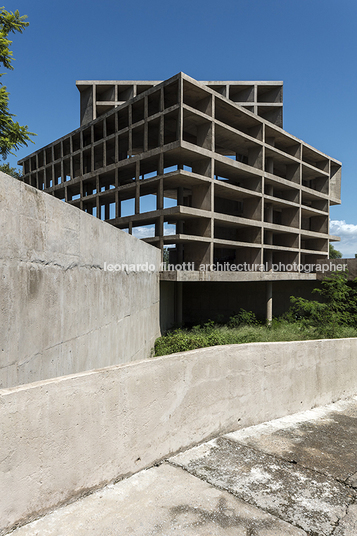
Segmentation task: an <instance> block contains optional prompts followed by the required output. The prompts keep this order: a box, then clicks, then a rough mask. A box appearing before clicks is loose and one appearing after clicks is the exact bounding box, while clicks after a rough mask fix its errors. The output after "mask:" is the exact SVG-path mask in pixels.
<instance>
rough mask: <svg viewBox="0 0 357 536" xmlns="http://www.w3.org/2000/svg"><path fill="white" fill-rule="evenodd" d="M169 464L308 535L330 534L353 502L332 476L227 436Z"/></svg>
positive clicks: (347, 489)
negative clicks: (292, 462) (179, 467)
mask: <svg viewBox="0 0 357 536" xmlns="http://www.w3.org/2000/svg"><path fill="white" fill-rule="evenodd" d="M170 461H171V462H172V463H173V464H175V465H179V466H181V467H183V468H185V469H186V470H187V471H189V472H190V473H192V474H193V475H195V476H197V477H199V478H201V479H203V480H205V481H207V482H209V483H210V484H213V485H214V486H216V487H219V488H221V489H225V490H228V491H229V492H231V493H233V494H235V495H236V496H238V497H239V498H240V499H242V500H244V501H247V502H248V503H250V504H253V505H255V506H257V507H259V508H261V509H262V510H265V511H267V512H270V513H271V514H273V515H275V516H278V517H280V518H282V519H284V520H285V521H287V522H289V523H291V524H292V525H294V526H297V527H300V528H302V529H303V530H305V531H306V532H308V533H309V534H310V533H311V532H312V533H317V534H324V535H331V534H332V533H333V531H334V529H335V527H336V524H337V522H338V520H339V519H340V518H342V517H344V515H345V513H346V508H347V507H348V506H349V505H350V504H351V503H352V502H353V501H354V500H355V499H356V494H355V492H354V491H353V490H351V489H349V488H347V487H346V486H343V485H342V484H340V483H339V482H336V481H335V480H333V479H332V478H328V477H326V476H325V475H321V474H319V473H317V472H313V471H310V470H308V469H304V468H300V467H299V466H298V465H293V464H289V463H287V462H285V461H283V460H279V459H278V458H276V457H273V456H269V455H267V454H265V453H262V452H260V451H258V450H255V449H252V448H250V447H246V446H244V445H240V444H238V443H236V442H234V441H231V440H230V439H228V438H219V439H215V440H213V441H211V442H210V443H206V444H204V445H202V446H200V447H196V448H195V449H192V450H190V451H187V452H185V453H183V454H179V455H178V456H176V457H174V458H171V460H170Z"/></svg>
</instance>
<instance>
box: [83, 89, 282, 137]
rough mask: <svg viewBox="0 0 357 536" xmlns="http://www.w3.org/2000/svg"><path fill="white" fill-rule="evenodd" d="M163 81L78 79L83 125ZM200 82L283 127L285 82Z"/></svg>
mask: <svg viewBox="0 0 357 536" xmlns="http://www.w3.org/2000/svg"><path fill="white" fill-rule="evenodd" d="M162 82H163V80H161V81H157V80H156V81H153V80H110V81H109V80H78V81H77V82H76V86H77V88H78V90H79V92H80V95H81V97H80V100H81V125H85V124H87V123H89V122H90V121H93V119H97V117H99V116H100V115H103V114H105V113H106V112H108V111H109V110H111V109H112V108H114V107H116V106H120V105H121V104H124V102H126V101H128V100H130V99H132V98H134V97H137V96H138V95H140V94H141V93H143V92H144V91H146V90H148V89H151V88H152V87H154V86H157V85H158V84H160V83H162ZM200 84H203V85H205V86H207V87H209V88H210V89H213V90H214V91H216V92H217V93H220V94H221V95H223V96H224V97H227V98H228V99H229V100H231V101H233V102H235V103H237V104H239V105H240V106H242V107H243V108H246V109H247V110H249V111H250V112H253V113H255V114H257V115H260V116H261V117H263V118H264V119H266V120H267V121H271V122H272V123H274V124H276V125H277V126H279V127H281V128H282V127H283V82H271V81H265V82H261V81H255V82H241V81H237V80H235V81H225V82H214V81H212V80H211V81H209V82H207V81H206V82H203V81H200Z"/></svg>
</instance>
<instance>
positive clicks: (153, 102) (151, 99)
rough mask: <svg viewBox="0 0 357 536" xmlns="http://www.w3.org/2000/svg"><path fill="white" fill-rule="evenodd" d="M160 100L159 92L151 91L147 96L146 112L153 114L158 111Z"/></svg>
mask: <svg viewBox="0 0 357 536" xmlns="http://www.w3.org/2000/svg"><path fill="white" fill-rule="evenodd" d="M160 100H161V92H160V91H155V93H152V94H151V95H149V96H148V114H149V116H150V115H154V114H158V113H159V112H160Z"/></svg>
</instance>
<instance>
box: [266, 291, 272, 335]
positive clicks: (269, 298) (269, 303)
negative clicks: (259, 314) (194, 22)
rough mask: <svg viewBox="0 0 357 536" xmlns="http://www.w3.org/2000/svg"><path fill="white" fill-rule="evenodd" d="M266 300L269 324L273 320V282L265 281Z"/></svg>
mask: <svg viewBox="0 0 357 536" xmlns="http://www.w3.org/2000/svg"><path fill="white" fill-rule="evenodd" d="M266 302H267V318H266V321H267V325H268V326H270V325H271V323H272V320H273V282H272V281H267V285H266Z"/></svg>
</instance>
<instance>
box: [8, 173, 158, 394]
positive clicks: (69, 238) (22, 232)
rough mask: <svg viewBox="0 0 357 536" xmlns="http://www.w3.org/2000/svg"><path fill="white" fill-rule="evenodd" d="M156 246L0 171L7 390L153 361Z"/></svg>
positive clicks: (156, 292) (156, 279) (156, 332)
mask: <svg viewBox="0 0 357 536" xmlns="http://www.w3.org/2000/svg"><path fill="white" fill-rule="evenodd" d="M105 262H107V263H114V264H116V263H129V264H131V263H135V264H137V263H139V264H142V263H145V262H148V264H155V265H156V266H159V262H160V252H159V250H158V249H156V248H154V247H152V246H150V245H148V244H145V243H144V242H142V241H139V240H137V239H136V238H133V237H132V236H129V235H127V234H126V233H124V232H122V231H119V230H118V229H115V228H114V227H113V226H111V225H109V224H108V223H104V222H102V221H100V220H99V219H96V218H94V217H93V216H90V215H89V214H86V213H84V212H83V211H80V210H78V209H77V208H75V207H72V206H70V205H68V204H67V203H63V202H62V201H60V200H58V199H55V198H54V197H52V196H50V195H48V194H45V193H43V192H40V191H39V190H36V189H35V188H32V187H30V186H28V185H26V184H24V183H22V182H20V181H18V180H16V179H14V178H12V177H9V176H8V175H5V174H4V173H0V387H12V386H15V385H18V384H24V383H29V382H33V381H36V380H42V379H46V378H51V377H55V376H61V375H64V374H72V373H75V372H79V371H83V370H89V369H94V368H99V367H104V366H108V365H113V364H117V363H124V362H127V361H131V360H134V359H143V358H145V357H148V356H149V355H150V349H151V348H152V346H153V344H154V341H155V338H156V337H158V336H159V334H160V333H159V282H158V274H157V273H155V272H140V273H138V272H136V273H134V272H129V273H118V272H108V271H104V270H103V267H104V263H105Z"/></svg>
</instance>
